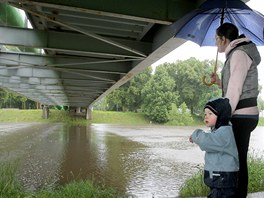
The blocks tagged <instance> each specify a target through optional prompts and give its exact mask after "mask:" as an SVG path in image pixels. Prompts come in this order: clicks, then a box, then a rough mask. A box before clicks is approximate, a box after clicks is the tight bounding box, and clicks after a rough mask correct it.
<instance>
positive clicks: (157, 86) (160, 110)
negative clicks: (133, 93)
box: [142, 66, 178, 123]
mask: <svg viewBox="0 0 264 198" xmlns="http://www.w3.org/2000/svg"><path fill="white" fill-rule="evenodd" d="M174 87H175V82H174V80H173V79H172V78H171V77H170V76H169V74H168V72H167V71H166V69H165V68H164V67H163V66H159V67H157V68H156V72H155V74H154V76H153V77H152V78H151V79H150V80H149V81H148V82H147V83H146V85H145V87H144V88H143V90H142V97H143V98H144V102H143V105H142V110H143V112H144V113H145V114H146V115H147V116H148V117H149V118H150V119H151V120H152V121H154V122H157V123H165V122H167V121H168V119H169V118H168V112H169V110H170V109H171V104H172V103H175V104H177V98H178V96H177V93H176V92H174V91H173V89H174Z"/></svg>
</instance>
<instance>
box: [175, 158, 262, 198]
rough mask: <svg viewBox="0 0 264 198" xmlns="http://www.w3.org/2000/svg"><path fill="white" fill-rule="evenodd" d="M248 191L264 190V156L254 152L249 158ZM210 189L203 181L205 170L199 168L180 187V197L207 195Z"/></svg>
mask: <svg viewBox="0 0 264 198" xmlns="http://www.w3.org/2000/svg"><path fill="white" fill-rule="evenodd" d="M248 175H249V180H248V192H249V193H253V192H261V191H264V156H261V155H256V154H255V155H254V154H252V155H251V156H249V158H248ZM208 192H209V189H208V187H207V186H206V185H205V184H204V182H203V171H202V170H199V171H198V172H197V173H196V174H195V175H193V176H192V177H191V178H190V179H188V180H187V181H186V182H185V183H184V184H183V185H182V186H181V188H180V192H179V196H180V197H206V195H207V194H208Z"/></svg>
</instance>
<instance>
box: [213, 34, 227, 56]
mask: <svg viewBox="0 0 264 198" xmlns="http://www.w3.org/2000/svg"><path fill="white" fill-rule="evenodd" d="M228 44H229V42H228V39H226V38H225V37H224V36H221V37H220V36H218V35H215V45H216V46H217V48H218V52H220V53H222V52H225V49H226V47H227V46H228Z"/></svg>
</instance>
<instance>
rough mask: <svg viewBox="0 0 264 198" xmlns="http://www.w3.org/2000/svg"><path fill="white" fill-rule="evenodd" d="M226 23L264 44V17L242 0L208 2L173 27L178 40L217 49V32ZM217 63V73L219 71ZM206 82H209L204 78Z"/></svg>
mask: <svg viewBox="0 0 264 198" xmlns="http://www.w3.org/2000/svg"><path fill="white" fill-rule="evenodd" d="M224 22H229V23H233V24H234V25H236V26H237V27H238V29H239V31H240V34H244V35H245V36H246V37H248V38H250V39H251V40H252V41H253V42H254V43H255V44H256V45H258V46H262V45H264V15H262V14H261V13H259V12H257V11H255V10H252V9H251V8H250V7H248V6H247V5H246V4H245V3H244V2H243V1H241V0H207V1H205V2H204V3H203V4H201V5H200V7H199V8H197V9H196V10H194V11H192V12H190V13H189V14H187V15H186V16H185V17H183V18H182V19H180V20H178V21H176V22H175V23H173V24H172V27H173V29H174V30H176V32H175V37H178V38H182V39H186V40H190V41H193V42H195V43H197V44H198V45H200V46H215V33H216V29H217V28H218V27H219V25H221V24H223V23H224ZM217 57H218V52H217V55H216V64H215V67H214V72H216V67H217ZM203 80H204V83H205V84H207V85H212V83H206V82H205V77H204V78H203Z"/></svg>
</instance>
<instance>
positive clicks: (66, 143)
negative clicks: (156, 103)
mask: <svg viewBox="0 0 264 198" xmlns="http://www.w3.org/2000/svg"><path fill="white" fill-rule="evenodd" d="M194 129H195V127H171V126H167V127H166V126H156V125H147V126H123V125H106V124H92V125H89V126H86V127H84V126H67V125H63V124H38V123H35V124H30V125H29V124H12V125H11V124H0V135H1V136H0V137H1V138H0V153H1V155H0V160H1V161H4V160H12V159H19V164H20V166H19V167H20V168H19V179H20V181H21V182H22V183H23V185H24V187H25V188H27V189H28V190H30V191H34V190H37V189H40V188H42V187H46V186H51V187H52V186H56V185H61V184H66V183H68V182H70V181H72V180H78V179H91V180H94V181H95V182H96V183H103V184H106V185H107V186H110V187H112V188H114V189H115V190H117V191H118V192H120V193H123V194H126V195H127V196H130V197H146V198H148V197H149V198H151V197H155V198H158V197H176V196H177V195H178V192H179V188H180V186H181V185H182V184H183V183H184V181H185V180H186V179H187V178H188V177H190V176H191V175H192V174H194V173H196V172H197V171H198V170H199V169H201V168H202V166H203V156H204V153H203V152H202V151H200V149H199V148H198V146H196V145H195V144H191V143H190V142H189V141H188V138H189V135H190V134H191V132H192V131H193V130H194ZM263 143H264V127H257V128H256V129H255V130H254V131H253V132H252V137H251V141H250V153H253V152H254V153H260V154H263V145H264V144H263Z"/></svg>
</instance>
